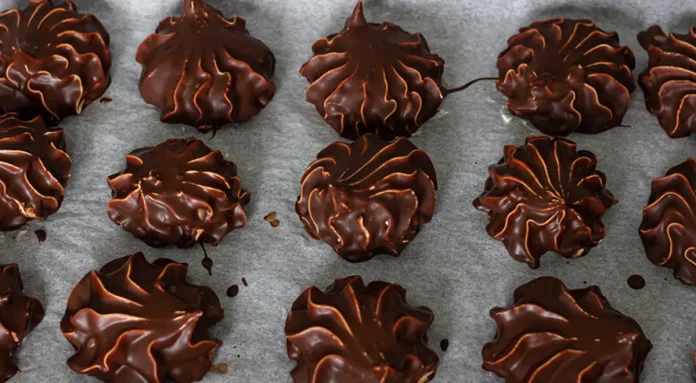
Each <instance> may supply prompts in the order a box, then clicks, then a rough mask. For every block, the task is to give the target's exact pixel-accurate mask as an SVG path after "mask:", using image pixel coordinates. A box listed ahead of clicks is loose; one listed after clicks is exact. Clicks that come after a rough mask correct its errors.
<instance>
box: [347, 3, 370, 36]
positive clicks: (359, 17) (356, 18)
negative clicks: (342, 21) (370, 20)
mask: <svg viewBox="0 0 696 383" xmlns="http://www.w3.org/2000/svg"><path fill="white" fill-rule="evenodd" d="M365 24H367V20H366V19H365V14H364V13H363V2H362V0H358V4H357V5H356V6H355V9H354V10H353V14H352V15H351V16H350V17H349V18H348V20H347V21H346V29H348V28H354V27H359V26H361V25H365Z"/></svg>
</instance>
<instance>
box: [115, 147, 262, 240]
mask: <svg viewBox="0 0 696 383" xmlns="http://www.w3.org/2000/svg"><path fill="white" fill-rule="evenodd" d="M108 181H109V186H110V187H111V190H112V196H113V199H112V200H111V202H109V205H108V206H107V213H108V215H109V218H111V220H112V221H114V222H115V223H116V224H118V225H120V226H121V227H123V228H124V229H125V230H127V231H129V232H131V233H133V235H135V236H136V237H139V238H140V239H142V240H143V241H145V242H146V243H147V244H148V245H150V246H154V247H161V246H167V245H176V246H178V247H190V246H193V245H195V244H196V243H198V242H208V243H210V244H212V245H213V246H216V245H217V244H218V243H220V241H222V239H223V238H224V237H225V235H227V233H229V232H230V231H232V230H235V229H239V228H242V227H244V226H245V225H246V220H247V218H246V214H245V213H244V208H243V205H245V204H247V203H248V202H249V198H250V195H249V192H247V191H246V190H244V189H242V184H241V182H240V181H239V178H238V177H237V167H236V166H235V165H234V164H233V163H232V162H230V161H226V160H225V159H224V157H223V156H222V153H220V152H219V151H217V150H216V151H213V150H211V149H210V148H208V147H207V146H206V145H205V144H204V143H203V142H202V141H200V140H198V139H196V138H193V137H191V138H188V139H186V140H181V139H172V140H168V141H165V142H163V143H161V144H159V145H157V146H156V147H154V148H150V147H148V148H141V149H137V150H135V151H133V152H132V153H130V154H129V155H127V156H126V170H124V171H123V172H121V173H117V174H114V175H111V176H110V177H109V179H108Z"/></svg>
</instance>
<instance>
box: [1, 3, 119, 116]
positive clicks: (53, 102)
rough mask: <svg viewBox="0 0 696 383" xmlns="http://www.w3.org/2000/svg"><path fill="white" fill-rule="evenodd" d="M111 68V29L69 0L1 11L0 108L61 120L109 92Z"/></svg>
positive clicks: (4, 110) (31, 4)
mask: <svg viewBox="0 0 696 383" xmlns="http://www.w3.org/2000/svg"><path fill="white" fill-rule="evenodd" d="M110 68H111V53H110V52H109V34H108V33H107V32H106V30H105V29H104V26H103V25H102V24H101V23H100V22H99V20H98V19H97V18H96V17H95V16H94V15H91V14H86V15H85V14H81V13H78V11H77V8H76V7H75V5H74V4H73V3H72V1H70V0H65V2H63V3H62V4H60V5H57V6H55V5H53V4H52V2H51V0H31V1H30V2H29V6H27V7H26V8H24V9H10V10H8V11H5V12H3V13H2V14H0V114H2V113H7V112H17V113H19V114H20V115H21V116H22V117H23V118H27V119H31V118H34V117H36V116H38V115H41V116H43V118H44V119H45V120H46V122H47V123H48V124H49V125H57V124H58V122H60V120H62V119H63V118H65V117H68V116H72V115H76V114H80V113H82V110H83V109H84V108H85V107H86V106H87V105H89V104H90V103H92V102H93V101H95V100H97V99H99V97H101V96H102V95H103V94H104V92H105V91H106V89H107V88H108V87H109V84H110V83H111V78H110V76H109V69H110Z"/></svg>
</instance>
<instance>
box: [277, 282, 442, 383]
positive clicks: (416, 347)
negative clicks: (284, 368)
mask: <svg viewBox="0 0 696 383" xmlns="http://www.w3.org/2000/svg"><path fill="white" fill-rule="evenodd" d="M433 319H434V316H433V313H432V311H430V309H428V308H427V307H415V308H414V307H412V306H410V305H409V304H408V303H407V302H406V290H405V289H404V288H403V287H401V286H399V285H396V284H390V283H386V282H371V283H370V284H368V285H367V286H366V285H365V283H364V282H363V280H362V278H361V277H359V276H352V277H348V278H339V279H336V280H335V281H334V283H333V284H332V285H331V286H329V287H328V288H327V289H326V291H321V290H319V289H318V288H316V287H310V288H308V289H307V290H305V291H304V292H303V293H302V294H301V295H300V296H299V297H298V298H297V300H296V301H295V302H294V303H293V305H292V309H291V311H290V313H289V314H288V317H287V320H286V322H285V335H286V341H287V351H288V357H290V358H291V359H293V360H296V361H297V362H298V363H297V366H296V367H295V368H294V369H293V370H292V373H291V375H292V378H293V381H294V382H295V383H310V382H334V383H339V382H362V383H425V382H428V381H430V380H432V379H433V377H434V376H435V371H436V369H437V364H438V356H437V354H436V353H435V352H434V351H433V350H431V349H430V348H428V345H427V343H428V336H427V331H428V328H429V327H430V325H431V324H432V322H433Z"/></svg>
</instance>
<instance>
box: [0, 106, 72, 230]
mask: <svg viewBox="0 0 696 383" xmlns="http://www.w3.org/2000/svg"><path fill="white" fill-rule="evenodd" d="M71 165H72V162H71V161H70V156H68V154H67V153H66V152H65V138H64V137H63V129H56V130H48V129H47V128H46V125H45V124H44V122H43V120H42V119H41V117H35V118H34V119H33V120H31V121H23V120H20V119H19V118H17V115H15V114H12V113H11V114H5V115H1V116H0V231H9V230H16V229H19V228H20V227H22V226H24V225H25V224H26V223H27V222H29V221H31V220H33V219H45V218H47V217H48V216H49V215H51V214H54V213H55V212H57V211H58V209H60V205H61V203H62V202H63V194H64V191H65V189H64V188H65V186H66V184H67V183H68V179H69V178H70V167H71Z"/></svg>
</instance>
